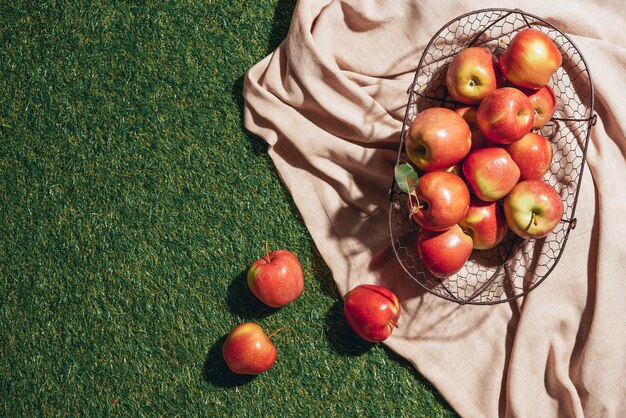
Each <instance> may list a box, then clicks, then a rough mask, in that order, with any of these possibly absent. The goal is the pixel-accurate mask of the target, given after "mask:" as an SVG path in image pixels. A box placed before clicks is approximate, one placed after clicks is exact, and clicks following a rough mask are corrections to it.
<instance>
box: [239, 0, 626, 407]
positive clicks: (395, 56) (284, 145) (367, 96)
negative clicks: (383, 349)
mask: <svg viewBox="0 0 626 418" xmlns="http://www.w3.org/2000/svg"><path fill="white" fill-rule="evenodd" d="M489 6H490V5H489V4H488V3H487V2H482V1H471V2H463V3H462V4H461V3H459V2H451V1H448V2H435V1H433V0H425V1H421V2H415V1H408V0H386V1H373V0H372V1H369V0H368V1H350V0H344V1H340V0H330V1H329V0H325V1H319V0H300V1H298V3H297V4H296V8H295V11H294V15H293V18H292V23H291V27H290V31H289V34H288V35H287V38H286V39H285V40H284V42H283V43H281V44H280V46H279V47H278V48H277V49H276V50H275V51H274V52H273V53H272V54H270V55H269V56H268V57H266V58H265V59H263V60H262V61H260V62H259V63H257V64H256V65H255V66H253V67H252V68H251V69H250V70H249V71H248V72H247V73H246V76H245V81H244V98H245V108H244V118H245V125H246V127H247V129H249V130H250V131H251V132H252V133H254V134H256V135H258V136H259V137H261V138H263V139H264V140H265V141H267V143H268V144H269V149H268V152H269V155H270V157H271V158H272V161H273V163H274V164H275V166H276V168H277V171H278V173H279V175H280V176H281V179H282V181H283V182H284V184H285V186H286V187H287V189H288V190H289V192H290V193H291V195H292V196H293V199H294V202H295V204H296V206H297V207H298V210H299V211H300V213H301V214H302V218H303V220H304V222H305V224H306V226H307V228H308V230H309V232H310V233H311V236H312V238H313V240H314V242H315V244H316V246H317V247H318V250H319V252H320V254H321V255H322V257H323V258H324V260H325V262H326V263H327V265H328V267H329V268H330V270H331V272H332V275H333V279H334V280H335V283H336V284H337V287H338V290H339V291H340V293H341V294H342V295H344V294H345V293H347V291H349V289H351V288H352V287H354V286H356V285H358V284H361V283H378V284H382V285H384V286H387V287H389V288H391V289H392V290H394V292H396V293H397V294H398V296H399V298H400V300H401V302H402V308H403V316H402V318H401V320H400V323H399V328H398V329H397V330H396V331H394V333H393V334H392V337H391V338H389V339H388V340H387V341H385V344H387V345H388V346H389V347H390V348H391V349H393V350H394V351H395V352H397V353H398V354H400V355H401V356H403V357H405V358H407V359H408V360H409V361H410V362H411V363H412V364H413V365H414V366H415V367H416V369H417V370H418V371H419V372H420V373H421V374H422V375H424V376H425V377H426V378H427V379H429V380H430V381H431V382H432V383H433V384H434V385H435V387H436V388H437V389H438V390H439V391H440V392H441V394H442V395H443V396H444V397H445V398H446V400H447V401H448V402H449V403H450V405H451V406H452V407H453V408H454V409H455V410H456V411H457V412H458V413H459V414H461V415H462V416H468V417H497V416H510V417H537V416H542V417H551V416H554V417H557V416H559V417H561V416H573V417H579V416H587V417H619V416H624V415H625V414H626V350H625V347H626V313H625V311H626V310H625V309H624V308H626V280H625V278H626V238H625V237H626V221H624V220H623V213H625V212H626V194H624V193H623V191H622V190H621V188H622V185H623V184H624V180H626V163H625V161H624V155H625V154H624V151H625V150H626V138H625V137H624V132H625V126H626V122H624V120H623V118H622V117H621V113H620V112H621V109H620V107H623V106H624V105H625V103H624V101H625V99H624V98H623V93H622V92H623V91H625V90H626V82H625V80H626V77H624V76H623V71H622V70H623V68H624V67H625V66H626V54H625V50H624V41H623V39H622V36H621V31H622V29H621V28H622V26H623V22H624V21H625V19H624V18H625V17H626V16H625V15H624V12H623V11H622V8H621V6H620V5H618V4H617V2H612V1H606V0H603V1H600V2H599V3H598V4H594V7H593V8H592V7H590V5H588V4H586V3H584V2H582V1H575V2H569V3H568V4H567V5H563V4H561V5H559V4H546V3H545V2H540V1H534V0H532V1H529V2H527V3H526V4H525V5H524V11H526V12H529V13H532V14H535V15H538V16H541V17H543V18H545V19H547V20H548V21H550V22H552V23H553V24H555V25H556V26H557V27H559V28H560V29H561V30H563V31H564V32H565V33H567V34H568V35H570V36H571V38H572V39H573V40H574V41H575V42H576V44H577V46H578V47H579V48H580V50H581V52H582V53H583V55H584V56H585V59H586V61H587V63H588V66H589V68H590V72H591V76H592V79H593V81H594V83H595V94H596V109H595V110H596V113H597V114H598V123H597V124H596V125H595V126H594V127H593V129H592V131H591V141H590V143H589V149H588V151H587V155H586V158H587V164H586V166H585V168H584V170H583V177H582V181H581V189H580V194H579V197H578V205H577V208H576V218H577V221H578V222H577V227H576V229H574V230H573V231H572V232H571V234H570V236H569V238H568V242H567V244H566V248H565V251H564V253H563V255H562V257H561V260H560V261H559V263H558V264H557V266H556V267H555V268H554V270H553V272H552V273H551V275H550V276H549V277H548V278H547V279H546V280H545V281H544V282H543V283H542V284H541V285H540V286H538V287H537V288H536V289H535V290H533V291H532V292H531V293H530V294H528V295H527V296H525V297H523V298H520V299H516V300H514V301H511V302H507V303H502V304H498V305H492V306H470V305H464V306H461V305H457V304H455V303H452V302H448V301H446V300H444V299H441V298H439V297H436V296H434V295H432V294H430V293H428V292H426V291H425V290H424V289H423V288H422V287H420V286H419V285H418V284H416V283H415V282H413V281H412V280H411V279H410V277H408V276H407V274H406V273H405V272H404V270H403V269H402V267H401V266H400V264H399V263H398V261H397V260H396V258H395V255H394V252H393V250H392V248H391V242H390V238H389V228H388V224H389V218H388V213H389V198H388V192H389V188H390V186H391V181H392V176H393V167H394V164H395V162H396V157H397V146H398V141H399V135H400V131H401V129H402V123H403V122H402V121H403V118H404V110H405V107H406V102H407V100H408V94H407V91H406V90H407V88H408V87H409V85H410V84H411V82H412V80H413V76H414V71H415V68H416V66H417V64H418V62H419V58H420V56H421V53H422V51H423V49H424V47H425V46H426V45H427V43H428V42H429V40H430V38H431V37H432V35H434V33H435V32H436V31H437V30H439V29H440V28H441V26H442V25H443V24H445V23H446V22H448V21H450V20H451V19H453V18H454V17H456V16H458V15H461V14H463V13H466V12H469V11H471V10H477V9H483V8H486V7H489ZM499 7H511V8H514V7H516V6H515V4H514V2H511V1H507V2H504V3H503V4H502V5H500V6H499ZM594 16H603V17H604V18H605V19H606V21H605V22H604V24H603V25H602V26H603V28H600V27H598V26H597V25H596V24H593V23H590V22H591V21H592V20H593V17H594Z"/></svg>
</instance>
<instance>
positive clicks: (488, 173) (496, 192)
mask: <svg viewBox="0 0 626 418" xmlns="http://www.w3.org/2000/svg"><path fill="white" fill-rule="evenodd" d="M463 175H464V176H465V179H466V180H467V181H468V183H469V184H470V187H471V188H472V190H473V191H474V194H475V195H476V196H477V197H478V198H479V199H481V200H484V201H486V202H494V201H496V200H499V199H502V198H503V197H504V196H506V194H507V193H509V192H510V191H511V189H512V188H513V186H515V184H516V183H517V181H518V180H519V176H520V169H519V167H518V166H517V164H515V162H514V161H513V159H512V158H511V156H510V155H509V153H508V152H506V150H505V149H504V148H500V147H489V148H480V149H477V150H476V151H473V152H471V153H470V154H469V155H468V156H467V158H465V160H464V161H463ZM420 181H421V180H420ZM418 184H419V183H418Z"/></svg>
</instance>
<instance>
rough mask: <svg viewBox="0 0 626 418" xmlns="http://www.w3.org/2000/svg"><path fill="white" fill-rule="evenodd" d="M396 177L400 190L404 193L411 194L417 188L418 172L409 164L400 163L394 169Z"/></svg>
mask: <svg viewBox="0 0 626 418" xmlns="http://www.w3.org/2000/svg"><path fill="white" fill-rule="evenodd" d="M393 172H394V176H395V178H396V184H397V185H398V188H400V190H401V191H403V192H404V193H410V192H412V191H413V190H415V186H417V182H418V178H417V172H416V171H415V169H414V168H413V166H411V164H409V163H398V164H396V167H395V168H394V171H393Z"/></svg>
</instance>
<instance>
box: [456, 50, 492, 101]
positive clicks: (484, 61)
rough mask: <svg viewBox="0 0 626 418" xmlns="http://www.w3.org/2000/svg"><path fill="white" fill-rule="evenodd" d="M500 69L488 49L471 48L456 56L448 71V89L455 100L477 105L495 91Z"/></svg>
mask: <svg viewBox="0 0 626 418" xmlns="http://www.w3.org/2000/svg"><path fill="white" fill-rule="evenodd" d="M499 72H500V69H499V68H498V59H497V58H496V56H495V55H494V54H493V53H492V52H491V51H490V50H489V49H487V48H482V47H469V48H465V49H463V50H461V51H460V52H459V53H458V54H456V55H455V56H454V57H453V58H452V60H451V61H450V64H449V65H448V69H447V70H446V88H447V89H448V92H449V93H450V96H452V98H453V99H455V100H457V101H459V102H461V103H465V104H477V103H479V102H480V101H481V100H482V99H484V98H485V97H487V95H488V94H489V93H491V92H492V91H493V90H495V89H496V88H497V87H498V85H497V83H498V78H499Z"/></svg>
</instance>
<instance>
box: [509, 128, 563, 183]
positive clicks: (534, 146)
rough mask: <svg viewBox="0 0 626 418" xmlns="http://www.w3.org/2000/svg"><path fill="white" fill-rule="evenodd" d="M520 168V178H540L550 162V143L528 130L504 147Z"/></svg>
mask: <svg viewBox="0 0 626 418" xmlns="http://www.w3.org/2000/svg"><path fill="white" fill-rule="evenodd" d="M505 149H506V150H507V152H508V153H509V155H510V156H511V159H513V161H515V164H517V166H518V167H519V170H520V180H530V179H540V178H541V177H543V175H544V174H546V172H547V171H548V169H549V168H550V165H551V164H552V145H551V144H550V141H548V139H547V138H546V137H544V136H541V135H539V134H536V133H534V132H529V133H527V134H526V135H524V136H523V137H522V139H520V140H519V141H515V142H513V143H512V144H511V145H508V146H507V147H506V148H505Z"/></svg>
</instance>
